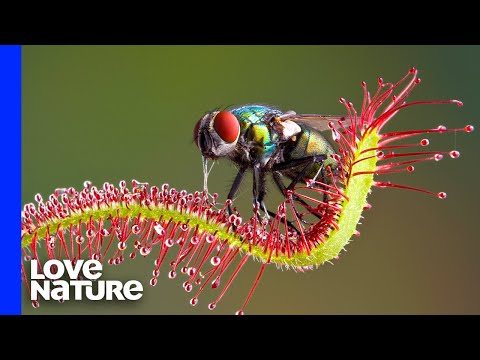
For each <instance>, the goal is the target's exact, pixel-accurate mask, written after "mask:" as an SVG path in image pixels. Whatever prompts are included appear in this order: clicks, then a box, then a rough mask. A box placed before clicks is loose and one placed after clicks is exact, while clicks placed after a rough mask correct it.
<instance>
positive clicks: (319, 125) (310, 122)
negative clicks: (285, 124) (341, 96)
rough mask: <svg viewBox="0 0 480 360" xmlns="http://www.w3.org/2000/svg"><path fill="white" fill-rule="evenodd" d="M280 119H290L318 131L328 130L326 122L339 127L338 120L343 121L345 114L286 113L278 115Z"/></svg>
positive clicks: (336, 127)
mask: <svg viewBox="0 0 480 360" xmlns="http://www.w3.org/2000/svg"><path fill="white" fill-rule="evenodd" d="M280 118H281V119H282V121H286V120H290V121H293V122H296V123H297V124H304V125H307V126H309V127H311V128H314V129H316V130H318V131H325V130H330V128H329V126H328V124H329V123H332V124H333V127H334V128H335V129H340V128H341V127H340V124H339V123H338V122H339V121H345V120H346V117H345V116H338V115H319V114H294V113H286V114H285V115H283V116H281V117H280Z"/></svg>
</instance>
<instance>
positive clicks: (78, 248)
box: [21, 68, 474, 314]
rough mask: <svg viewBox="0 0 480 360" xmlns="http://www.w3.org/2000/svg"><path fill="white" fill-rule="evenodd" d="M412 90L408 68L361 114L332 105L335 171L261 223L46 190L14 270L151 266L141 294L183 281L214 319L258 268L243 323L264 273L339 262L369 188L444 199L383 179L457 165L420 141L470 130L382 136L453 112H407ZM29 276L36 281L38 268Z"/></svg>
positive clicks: (289, 196)
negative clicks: (428, 166) (412, 119)
mask: <svg viewBox="0 0 480 360" xmlns="http://www.w3.org/2000/svg"><path fill="white" fill-rule="evenodd" d="M418 84H420V79H419V78H418V76H417V70H416V69H414V68H412V69H410V70H409V71H408V73H407V74H406V75H405V76H404V77H403V78H402V79H400V80H399V81H398V82H396V83H389V82H384V81H383V80H382V79H381V78H380V79H378V84H377V86H376V89H375V91H374V92H372V93H370V92H369V91H368V90H367V85H366V84H365V83H362V88H363V94H364V96H363V103H362V104H361V107H357V108H355V107H354V105H353V104H352V103H350V102H348V101H346V100H345V99H343V98H342V99H340V102H341V103H342V104H343V105H344V106H345V109H346V114H347V116H346V117H345V120H344V121H341V122H340V123H339V126H333V124H329V127H330V130H329V131H330V132H331V135H332V138H333V140H334V143H335V144H336V154H334V155H332V157H333V158H334V159H335V161H336V162H337V163H338V164H339V166H338V168H337V169H335V171H332V169H331V168H330V167H326V169H325V177H326V179H327V180H328V181H325V179H323V180H324V181H320V180H319V179H315V178H314V179H307V181H306V182H305V184H298V185H297V186H295V187H294V188H292V189H288V190H285V192H284V199H283V201H282V202H281V203H279V204H278V207H277V209H275V210H276V213H275V214H276V215H275V216H271V217H261V216H258V214H256V213H255V211H252V212H251V213H248V214H247V213H243V214H240V213H239V212H238V211H237V210H236V209H235V208H234V210H233V213H232V214H230V213H229V211H228V207H229V206H232V205H233V206H234V205H235V204H232V201H231V200H227V201H220V200H219V198H218V196H217V195H216V194H213V196H210V195H209V193H208V192H207V191H205V190H199V191H196V192H194V193H188V192H187V191H185V190H177V189H175V188H173V187H171V186H169V185H167V184H163V185H160V186H158V187H157V186H151V185H150V184H148V183H141V182H139V181H136V180H133V181H132V182H131V184H127V182H125V181H121V182H120V183H119V185H118V186H116V185H114V184H110V183H105V184H103V185H102V186H98V187H97V186H94V185H93V184H92V183H91V182H89V181H85V183H84V188H83V189H74V188H72V187H70V188H62V189H57V190H56V191H55V193H54V194H51V195H50V196H48V198H46V199H44V198H42V196H41V195H40V194H37V195H36V196H35V202H36V204H35V203H28V204H25V206H24V208H23V211H22V214H21V215H22V234H21V241H22V249H23V253H24V254H23V255H24V256H23V262H22V276H23V279H24V282H25V285H26V287H27V288H28V287H29V281H28V278H27V272H26V270H25V262H28V261H30V260H32V259H35V260H39V253H40V252H46V255H47V256H48V258H49V259H68V260H71V261H72V262H74V263H75V262H76V261H78V260H79V259H95V260H99V261H102V262H104V263H105V264H108V265H112V266H116V265H120V264H121V263H122V262H123V261H124V260H126V259H129V258H130V259H134V258H135V257H137V256H144V257H146V256H150V257H153V258H155V260H154V267H153V273H152V277H151V279H150V285H152V286H156V285H157V278H158V277H159V276H160V275H161V274H165V276H168V277H169V278H170V279H176V278H182V280H181V283H182V284H183V288H184V289H185V291H186V292H188V293H191V295H192V296H191V298H190V305H192V306H208V308H209V309H210V310H214V309H215V307H216V305H217V304H218V303H219V302H220V301H221V299H222V297H223V296H224V294H225V293H226V291H227V290H228V289H229V287H230V286H231V284H232V282H233V281H234V280H235V278H236V277H237V275H238V273H239V272H240V271H241V270H242V268H243V266H244V265H245V263H246V262H247V261H248V260H249V259H252V260H253V261H256V262H258V263H259V270H258V275H257V276H256V278H254V279H252V286H251V290H250V291H249V292H248V293H247V294H245V298H244V299H243V300H242V299H241V300H240V301H239V305H238V308H237V309H234V310H233V311H235V310H236V313H237V314H244V312H245V308H246V306H247V304H248V302H249V301H250V300H251V298H252V295H253V293H254V291H255V288H256V287H257V285H258V284H259V282H260V279H261V277H262V274H263V272H264V270H265V268H266V267H267V266H271V265H274V266H276V267H277V268H284V269H293V270H295V271H299V272H303V271H308V270H312V269H315V268H317V267H319V266H320V265H322V264H323V263H325V262H329V261H332V260H334V259H336V258H338V256H339V255H340V254H341V252H342V250H343V249H344V248H345V246H346V245H348V243H349V242H350V241H351V240H352V238H353V237H354V236H358V235H360V233H359V232H358V230H357V225H358V224H359V222H360V220H361V218H362V213H363V210H365V209H368V208H369V207H370V206H371V205H370V204H369V203H368V202H367V198H368V195H369V194H370V192H371V191H372V190H373V189H375V188H379V187H380V188H398V189H403V190H408V191H416V192H420V193H424V194H427V195H430V196H434V197H436V198H438V199H440V200H443V199H446V198H447V194H446V193H445V192H442V191H433V190H431V189H420V188H416V187H412V186H408V185H406V184H397V183H395V182H392V181H391V180H390V179H391V178H394V176H392V174H394V173H398V172H414V170H415V166H416V165H417V164H419V163H422V162H425V161H434V162H440V161H442V160H444V159H445V158H451V159H456V158H458V157H459V156H460V153H459V151H457V150H456V149H445V150H436V149H429V140H428V138H427V137H428V136H430V135H437V134H442V135H445V134H447V133H451V132H466V133H470V132H472V131H473V130H474V129H473V126H472V125H465V126H464V127H460V128H452V129H450V128H448V127H447V126H445V125H439V126H438V127H435V128H432V129H421V128H420V129H412V130H408V131H392V132H385V131H383V128H384V126H385V125H386V124H387V123H389V122H391V121H392V119H393V118H394V117H395V115H396V114H397V113H398V112H399V111H401V110H403V109H405V108H407V107H411V106H417V105H418V106H422V105H441V104H446V105H448V104H450V105H457V106H461V105H462V103H461V102H460V101H458V100H442V101H414V102H407V98H408V96H409V95H410V94H411V92H412V91H413V90H414V89H415V87H416V86H417V85H418ZM422 196H423V194H422ZM299 207H301V208H302V211H304V212H303V213H300V212H299V211H298V208H299ZM305 214H307V215H315V219H317V220H316V221H315V222H313V223H309V222H307V221H304V219H303V217H304V216H306V215H305ZM289 224H292V225H293V226H290V225H289ZM293 227H294V228H295V229H296V231H293V230H292V228H293ZM42 244H44V245H42ZM152 254H153V255H152ZM167 255H168V256H167ZM349 256H355V254H354V253H352V254H350V255H349ZM38 267H39V269H38V271H39V272H41V271H42V263H41V262H40V261H38ZM207 289H213V291H216V292H217V296H216V299H215V300H214V301H213V302H210V303H208V304H207V303H205V304H202V303H201V299H202V297H201V295H202V293H203V292H204V291H206V290H207ZM29 290H30V289H29ZM32 305H33V306H34V307H35V308H37V307H38V306H39V305H40V303H39V302H38V301H33V302H32Z"/></svg>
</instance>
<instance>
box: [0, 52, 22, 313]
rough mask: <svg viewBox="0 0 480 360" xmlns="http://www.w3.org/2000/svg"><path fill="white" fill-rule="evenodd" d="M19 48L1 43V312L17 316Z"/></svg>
mask: <svg viewBox="0 0 480 360" xmlns="http://www.w3.org/2000/svg"><path fill="white" fill-rule="evenodd" d="M21 61H22V49H21V46H19V45H8V46H5V45H3V46H0V126H1V129H2V131H1V136H2V140H1V141H0V147H1V148H0V149H1V154H2V171H1V177H0V178H1V182H2V185H1V189H2V190H1V197H2V202H1V204H2V205H1V207H0V208H1V212H2V215H1V217H0V219H1V225H0V226H1V229H2V232H1V236H0V241H1V244H0V314H8V315H19V314H21V312H22V306H21V299H22V296H21V290H22V287H21V286H22V284H21V268H20V266H21V248H20V211H21V196H20V192H21V184H22V177H21V161H22V156H21V129H22V127H21V126H22V125H21V121H22V118H21V115H22V114H21V80H22V75H21V71H22V65H21Z"/></svg>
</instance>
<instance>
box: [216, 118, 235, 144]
mask: <svg viewBox="0 0 480 360" xmlns="http://www.w3.org/2000/svg"><path fill="white" fill-rule="evenodd" d="M213 128H214V129H215V131H216V132H217V134H218V136H220V137H221V138H222V140H223V141H226V142H228V143H232V142H234V141H236V140H237V139H238V136H239V135H240V124H239V123H238V120H237V118H236V117H235V115H233V114H232V113H231V112H230V111H220V112H219V113H218V114H217V115H216V116H215V120H213Z"/></svg>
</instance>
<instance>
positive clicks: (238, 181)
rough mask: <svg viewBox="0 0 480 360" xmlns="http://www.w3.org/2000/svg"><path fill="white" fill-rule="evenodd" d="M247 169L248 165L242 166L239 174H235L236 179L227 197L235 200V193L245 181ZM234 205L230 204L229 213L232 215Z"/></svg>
mask: <svg viewBox="0 0 480 360" xmlns="http://www.w3.org/2000/svg"><path fill="white" fill-rule="evenodd" d="M246 170H247V168H246V167H242V168H240V170H238V173H237V176H235V180H233V184H232V187H231V188H230V191H229V192H228V195H227V199H230V200H233V198H234V196H235V194H236V193H237V191H238V188H239V187H240V184H241V183H242V181H243V177H244V175H245V171H246ZM232 213H233V211H232V205H228V215H232Z"/></svg>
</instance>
